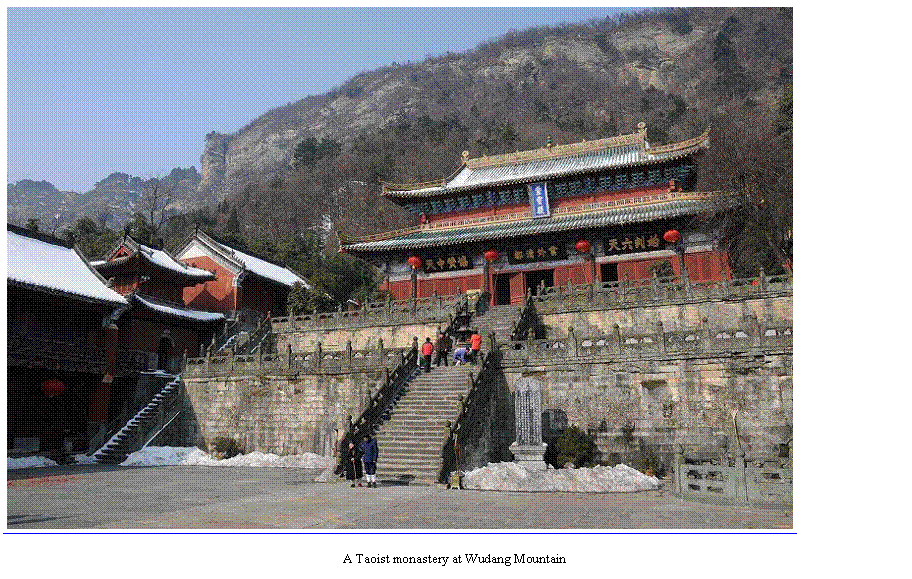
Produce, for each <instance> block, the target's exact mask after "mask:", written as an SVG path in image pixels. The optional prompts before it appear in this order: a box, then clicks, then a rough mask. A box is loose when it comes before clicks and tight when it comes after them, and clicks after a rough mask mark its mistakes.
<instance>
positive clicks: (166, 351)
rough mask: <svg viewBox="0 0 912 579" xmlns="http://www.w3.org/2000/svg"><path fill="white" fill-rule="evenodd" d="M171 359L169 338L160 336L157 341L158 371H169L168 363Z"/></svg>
mask: <svg viewBox="0 0 912 579" xmlns="http://www.w3.org/2000/svg"><path fill="white" fill-rule="evenodd" d="M170 358H171V338H170V337H168V336H162V337H161V339H160V340H158V369H159V370H164V371H165V372H169V371H170V367H169V363H170Z"/></svg>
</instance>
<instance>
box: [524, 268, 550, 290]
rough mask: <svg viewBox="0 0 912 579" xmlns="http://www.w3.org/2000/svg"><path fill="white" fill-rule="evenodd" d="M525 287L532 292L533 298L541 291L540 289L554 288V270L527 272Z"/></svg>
mask: <svg viewBox="0 0 912 579" xmlns="http://www.w3.org/2000/svg"><path fill="white" fill-rule="evenodd" d="M526 287H527V288H529V289H531V290H532V295H534V296H537V295H538V294H539V292H541V291H542V288H550V287H554V270H553V269H540V270H538V271H527V272H526Z"/></svg>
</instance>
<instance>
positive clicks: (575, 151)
mask: <svg viewBox="0 0 912 579" xmlns="http://www.w3.org/2000/svg"><path fill="white" fill-rule="evenodd" d="M708 145H709V131H708V130H707V131H705V132H704V133H703V134H702V135H700V136H698V137H695V138H693V139H690V140H687V141H682V142H680V143H674V144H671V145H665V146H661V147H650V146H649V144H648V143H647V142H646V137H645V129H644V128H641V132H640V133H634V134H632V135H622V136H620V137H611V138H608V139H601V140H598V141H588V142H586V141H584V142H582V143H574V144H571V145H557V146H553V147H545V148H542V149H535V150H531V151H520V152H516V153H509V154H506V155H496V156H493V157H480V158H476V159H468V158H465V157H464V164H463V167H462V169H461V170H460V171H458V172H457V173H456V174H455V175H454V176H453V177H452V178H449V179H444V180H441V181H438V182H434V183H424V184H415V185H394V184H390V183H384V184H383V195H385V196H387V197H390V198H394V199H400V198H401V199H406V198H415V197H433V196H439V195H445V194H447V193H449V192H456V191H462V190H467V189H474V188H478V187H487V186H492V185H508V184H515V183H523V182H533V181H536V180H542V179H548V178H554V177H558V176H564V175H572V174H576V173H586V172H589V171H596V170H603V169H615V168H621V167H631V166H637V165H648V164H653V163H658V162H662V161H668V160H672V159H677V158H680V157H684V156H687V155H691V154H693V153H694V152H696V151H697V150H699V149H701V148H705V147H707V146H708Z"/></svg>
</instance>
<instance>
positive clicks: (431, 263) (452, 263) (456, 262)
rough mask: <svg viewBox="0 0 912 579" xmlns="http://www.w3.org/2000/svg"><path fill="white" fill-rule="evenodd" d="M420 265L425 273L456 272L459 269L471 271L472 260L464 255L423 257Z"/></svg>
mask: <svg viewBox="0 0 912 579" xmlns="http://www.w3.org/2000/svg"><path fill="white" fill-rule="evenodd" d="M422 264H423V269H424V271H425V272H426V273H435V272H438V271H456V270H459V269H471V268H472V258H471V257H469V256H468V255H467V254H464V253H462V254H457V255H438V256H434V257H425V258H424V259H423V260H422Z"/></svg>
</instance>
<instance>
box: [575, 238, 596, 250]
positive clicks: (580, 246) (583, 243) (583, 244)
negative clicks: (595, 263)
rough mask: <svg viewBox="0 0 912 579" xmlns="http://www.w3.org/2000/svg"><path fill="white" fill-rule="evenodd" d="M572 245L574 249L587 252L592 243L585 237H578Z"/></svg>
mask: <svg viewBox="0 0 912 579" xmlns="http://www.w3.org/2000/svg"><path fill="white" fill-rule="evenodd" d="M573 247H575V248H576V251H577V252H579V253H589V250H590V249H592V244H591V243H589V242H588V241H587V240H585V239H580V240H579V241H577V242H576V245H574V246H573Z"/></svg>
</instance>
